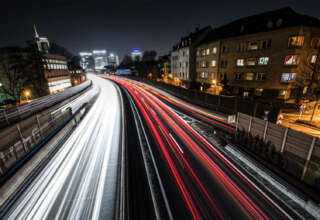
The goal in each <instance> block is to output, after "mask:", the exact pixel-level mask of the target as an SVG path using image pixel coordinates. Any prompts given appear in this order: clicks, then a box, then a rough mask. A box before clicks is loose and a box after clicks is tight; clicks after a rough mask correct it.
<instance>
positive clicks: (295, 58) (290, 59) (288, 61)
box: [284, 55, 299, 65]
mask: <svg viewBox="0 0 320 220" xmlns="http://www.w3.org/2000/svg"><path fill="white" fill-rule="evenodd" d="M284 64H285V65H298V64H299V55H288V56H286V58H285V60H284Z"/></svg>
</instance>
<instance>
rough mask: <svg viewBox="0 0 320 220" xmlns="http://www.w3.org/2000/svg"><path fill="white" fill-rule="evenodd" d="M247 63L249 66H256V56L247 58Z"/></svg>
mask: <svg viewBox="0 0 320 220" xmlns="http://www.w3.org/2000/svg"><path fill="white" fill-rule="evenodd" d="M247 65H248V66H254V65H256V58H248V59H247Z"/></svg>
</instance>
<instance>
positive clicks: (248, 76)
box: [245, 73, 254, 80]
mask: <svg viewBox="0 0 320 220" xmlns="http://www.w3.org/2000/svg"><path fill="white" fill-rule="evenodd" d="M245 79H246V80H254V73H247V74H246V78H245Z"/></svg>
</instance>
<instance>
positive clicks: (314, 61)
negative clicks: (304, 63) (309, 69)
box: [310, 55, 317, 63]
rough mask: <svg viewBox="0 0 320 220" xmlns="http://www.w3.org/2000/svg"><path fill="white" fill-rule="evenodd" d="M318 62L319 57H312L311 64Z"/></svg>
mask: <svg viewBox="0 0 320 220" xmlns="http://www.w3.org/2000/svg"><path fill="white" fill-rule="evenodd" d="M316 61H317V55H312V56H311V60H310V63H316Z"/></svg>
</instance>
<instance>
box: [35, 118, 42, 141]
mask: <svg viewBox="0 0 320 220" xmlns="http://www.w3.org/2000/svg"><path fill="white" fill-rule="evenodd" d="M36 119H37V124H38V128H39V134H40V136H41V139H43V136H42V132H41V125H40V120H39V115H38V114H37V115H36Z"/></svg>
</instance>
